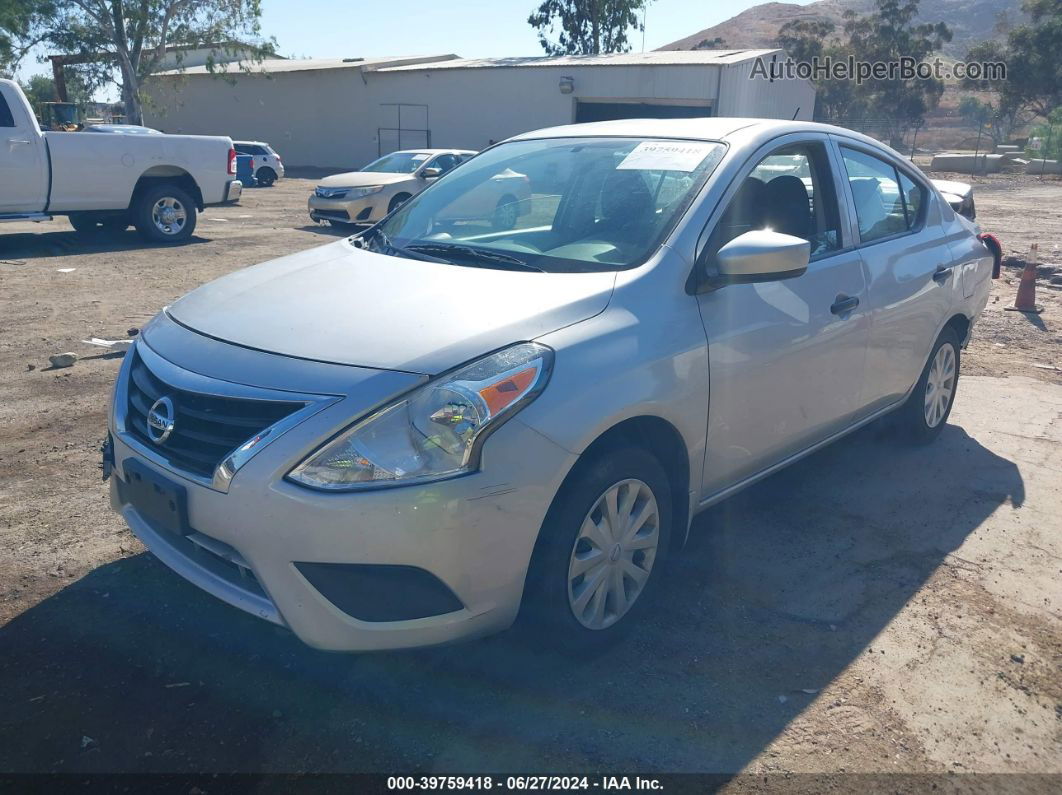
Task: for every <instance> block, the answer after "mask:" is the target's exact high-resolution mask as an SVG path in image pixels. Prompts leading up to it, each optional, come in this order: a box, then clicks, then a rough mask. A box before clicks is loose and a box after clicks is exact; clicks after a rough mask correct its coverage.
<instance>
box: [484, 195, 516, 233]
mask: <svg viewBox="0 0 1062 795" xmlns="http://www.w3.org/2000/svg"><path fill="white" fill-rule="evenodd" d="M519 218H520V205H519V204H518V203H517V201H516V197H515V196H511V195H509V194H506V195H504V196H502V197H501V198H500V199H498V204H497V205H496V206H495V207H494V212H493V213H492V214H491V217H490V225H491V227H493V228H494V230H495V231H497V232H505V231H506V230H509V229H512V228H513V227H514V226H516V222H517V220H518V219H519Z"/></svg>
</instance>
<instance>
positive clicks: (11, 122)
mask: <svg viewBox="0 0 1062 795" xmlns="http://www.w3.org/2000/svg"><path fill="white" fill-rule="evenodd" d="M14 126H15V119H14V117H13V116H12V115H11V108H9V107H8V106H7V100H6V99H4V95H3V94H0V127H14Z"/></svg>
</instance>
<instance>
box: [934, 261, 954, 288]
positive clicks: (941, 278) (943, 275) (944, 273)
mask: <svg viewBox="0 0 1062 795" xmlns="http://www.w3.org/2000/svg"><path fill="white" fill-rule="evenodd" d="M949 276H951V266H950V265H949V266H948V267H946V268H945V267H944V266H943V265H938V266H937V269H936V270H935V271H933V281H935V282H936V283H937V284H944V282H946V281H947V280H948V277H949Z"/></svg>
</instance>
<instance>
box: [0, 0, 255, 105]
mask: <svg viewBox="0 0 1062 795" xmlns="http://www.w3.org/2000/svg"><path fill="white" fill-rule="evenodd" d="M4 1H5V0H0V2H4ZM55 3H56V13H55V15H54V16H53V17H52V18H51V19H48V20H46V21H42V22H40V23H39V25H40V28H41V29H42V30H43V39H44V40H45V41H46V42H47V43H48V44H50V45H51V46H53V47H55V48H56V49H58V50H60V51H62V52H65V53H74V54H79V55H84V56H86V58H87V59H88V60H87V62H86V63H84V64H80V65H78V66H76V67H72V68H73V69H74V70H75V71H76V73H78V74H79V75H80V76H81V78H82V79H83V80H84V82H85V84H86V85H88V86H89V87H90V88H92V89H95V88H99V87H101V86H103V85H106V84H108V83H115V84H116V85H118V86H119V87H120V88H121V92H122V101H123V102H124V104H125V108H126V116H127V117H128V121H129V122H130V123H131V124H142V123H143V100H142V97H141V88H142V86H143V83H144V80H145V79H146V78H147V77H148V76H149V75H151V74H153V73H155V72H157V71H159V70H160V69H161V68H162V67H163V64H164V59H165V58H167V56H168V57H170V58H173V59H174V60H175V61H176V68H181V62H182V60H183V56H182V53H183V52H184V51H187V50H189V49H196V48H205V47H214V48H216V49H217V50H220V51H222V52H224V53H226V54H227V55H237V54H239V55H241V56H245V57H247V58H248V59H249V61H250V62H255V61H259V62H260V61H261V59H262V58H263V57H265V56H266V55H269V54H272V52H273V51H274V50H273V48H274V43H273V42H272V41H271V40H270V41H266V42H263V41H261V39H260V30H261V28H260V26H259V20H260V18H261V13H262V9H261V0H55ZM217 66H218V64H217V62H216V60H215V59H214V58H213V57H211V58H210V60H209V61H208V62H207V68H208V69H209V70H210V71H211V72H214V71H215V70H216V69H217ZM245 68H249V67H245Z"/></svg>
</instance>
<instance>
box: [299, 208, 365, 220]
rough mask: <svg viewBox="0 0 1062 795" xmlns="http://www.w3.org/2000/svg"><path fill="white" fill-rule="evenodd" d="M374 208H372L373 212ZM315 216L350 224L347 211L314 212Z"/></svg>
mask: <svg viewBox="0 0 1062 795" xmlns="http://www.w3.org/2000/svg"><path fill="white" fill-rule="evenodd" d="M371 209H372V208H370V210H371ZM313 214H314V216H315V217H316V218H324V219H326V220H330V221H342V222H343V223H349V222H350V216H349V215H347V211H346V210H314V211H313Z"/></svg>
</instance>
